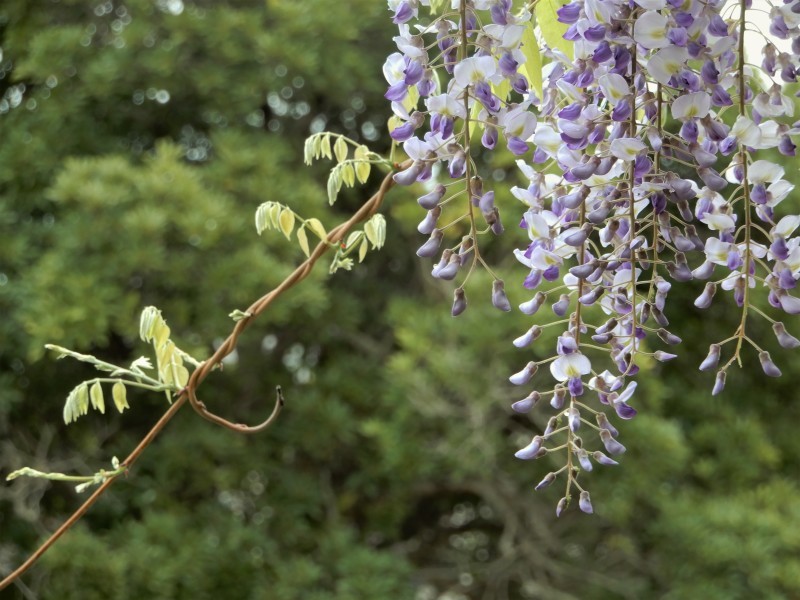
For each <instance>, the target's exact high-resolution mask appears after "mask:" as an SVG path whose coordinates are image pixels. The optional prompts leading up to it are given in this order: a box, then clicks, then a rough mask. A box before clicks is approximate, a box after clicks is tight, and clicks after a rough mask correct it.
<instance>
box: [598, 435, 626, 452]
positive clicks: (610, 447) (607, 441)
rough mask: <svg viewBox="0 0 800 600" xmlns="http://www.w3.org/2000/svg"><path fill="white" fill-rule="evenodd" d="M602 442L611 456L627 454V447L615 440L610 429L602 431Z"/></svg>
mask: <svg viewBox="0 0 800 600" xmlns="http://www.w3.org/2000/svg"><path fill="white" fill-rule="evenodd" d="M600 441H601V442H603V446H605V447H606V450H607V451H608V453H609V454H623V453H624V452H625V446H623V445H622V444H620V443H619V442H618V441H617V440H615V439H614V438H613V437H612V436H611V432H610V431H609V430H608V429H601V430H600Z"/></svg>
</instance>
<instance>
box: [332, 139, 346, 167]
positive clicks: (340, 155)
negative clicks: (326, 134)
mask: <svg viewBox="0 0 800 600" xmlns="http://www.w3.org/2000/svg"><path fill="white" fill-rule="evenodd" d="M333 153H334V155H336V160H337V161H338V162H344V161H345V160H346V159H347V142H345V141H344V138H342V137H340V138H337V139H336V143H335V144H334V145H333Z"/></svg>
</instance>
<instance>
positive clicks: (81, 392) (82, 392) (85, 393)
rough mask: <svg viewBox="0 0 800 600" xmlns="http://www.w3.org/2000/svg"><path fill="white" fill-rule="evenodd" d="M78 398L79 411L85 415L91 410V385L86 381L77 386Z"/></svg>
mask: <svg viewBox="0 0 800 600" xmlns="http://www.w3.org/2000/svg"><path fill="white" fill-rule="evenodd" d="M76 398H77V400H76V402H77V407H78V412H79V413H80V414H81V415H85V414H86V413H88V412H89V386H88V385H86V383H85V382H84V383H82V384H80V385H79V386H78V387H77V388H76ZM76 417H77V415H76Z"/></svg>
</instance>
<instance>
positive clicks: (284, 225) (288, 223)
mask: <svg viewBox="0 0 800 600" xmlns="http://www.w3.org/2000/svg"><path fill="white" fill-rule="evenodd" d="M280 225H281V233H283V235H285V236H286V239H287V240H289V239H291V238H292V231H294V212H292V211H291V210H290V209H288V208H284V209H283V211H282V212H281V216H280Z"/></svg>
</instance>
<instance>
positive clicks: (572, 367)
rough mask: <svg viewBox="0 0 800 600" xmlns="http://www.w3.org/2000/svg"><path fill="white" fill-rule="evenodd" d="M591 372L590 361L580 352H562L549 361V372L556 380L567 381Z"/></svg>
mask: <svg viewBox="0 0 800 600" xmlns="http://www.w3.org/2000/svg"><path fill="white" fill-rule="evenodd" d="M591 372H592V363H591V362H589V359H588V358H587V357H586V356H585V355H583V354H581V353H580V352H572V353H571V354H562V355H560V356H559V357H558V358H557V359H555V360H554V361H553V362H551V363H550V373H552V375H553V377H554V378H555V379H556V380H557V381H567V380H569V379H573V378H576V377H581V376H582V375H588V374H589V373H591Z"/></svg>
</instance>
